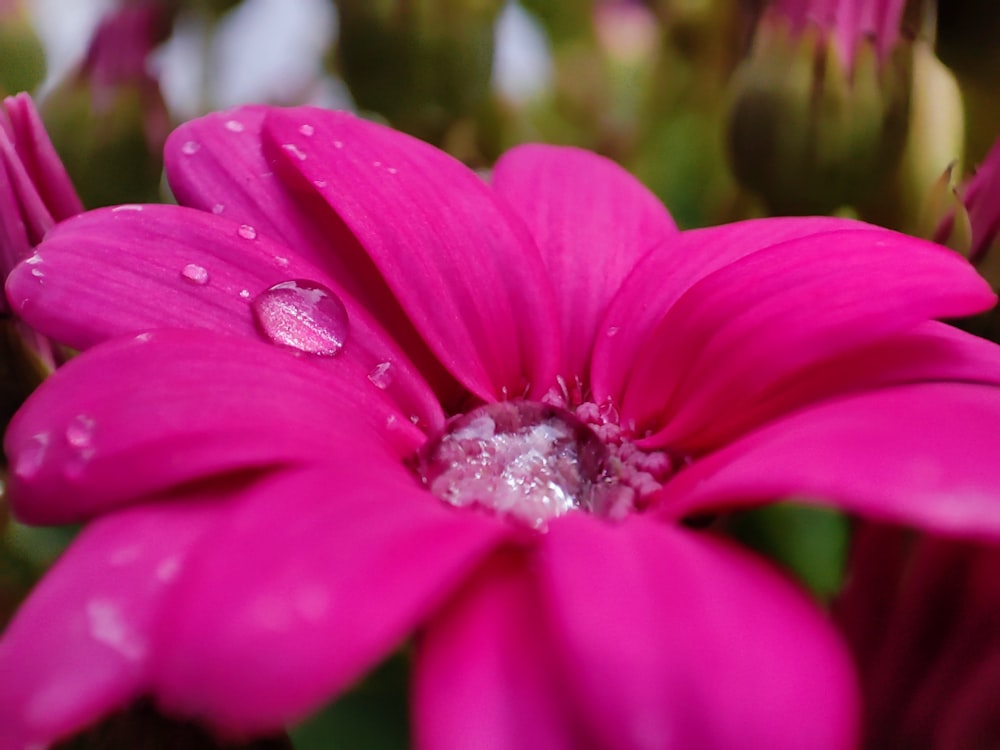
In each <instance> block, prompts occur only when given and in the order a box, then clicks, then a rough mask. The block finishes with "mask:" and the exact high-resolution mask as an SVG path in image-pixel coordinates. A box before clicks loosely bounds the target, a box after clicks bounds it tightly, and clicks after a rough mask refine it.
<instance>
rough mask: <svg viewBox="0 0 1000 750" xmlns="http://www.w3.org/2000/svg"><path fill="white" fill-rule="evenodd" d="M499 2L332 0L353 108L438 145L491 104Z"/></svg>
mask: <svg viewBox="0 0 1000 750" xmlns="http://www.w3.org/2000/svg"><path fill="white" fill-rule="evenodd" d="M502 5H503V3H502V1H501V0H413V1H410V2H403V1H402V0H378V1H373V0H338V2H337V7H338V9H339V12H340V39H339V42H338V44H337V47H336V62H337V66H338V69H339V73H340V75H341V76H342V77H343V79H344V81H345V83H346V84H347V86H348V88H349V89H350V91H351V94H352V95H353V96H354V99H355V101H356V102H357V104H358V106H359V107H361V108H362V109H365V110H370V111H373V112H377V113H378V114H380V115H382V116H384V117H385V118H386V119H388V120H389V121H390V122H391V123H392V124H393V125H394V126H396V127H398V128H400V129H402V130H406V131H408V132H410V133H413V134H414V135H417V136H419V137H421V138H424V139H425V140H428V141H431V142H434V143H441V142H442V140H443V139H444V137H445V134H446V133H447V131H448V130H449V129H450V128H451V127H452V126H453V125H454V124H455V123H456V122H458V121H459V120H461V119H463V118H466V117H471V116H474V115H476V114H477V113H478V112H479V111H480V110H481V109H482V108H483V107H484V106H485V105H486V104H487V103H488V102H489V101H490V79H491V75H492V65H493V26H494V22H495V20H496V17H497V14H498V13H499V11H500V8H501V6H502Z"/></svg>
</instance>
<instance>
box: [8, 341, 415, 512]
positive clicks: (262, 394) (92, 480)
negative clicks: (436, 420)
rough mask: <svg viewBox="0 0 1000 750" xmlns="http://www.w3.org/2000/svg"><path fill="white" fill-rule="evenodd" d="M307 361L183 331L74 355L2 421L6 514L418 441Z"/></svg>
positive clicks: (398, 450) (388, 410) (402, 423)
mask: <svg viewBox="0 0 1000 750" xmlns="http://www.w3.org/2000/svg"><path fill="white" fill-rule="evenodd" d="M314 359H315V358H313V357H303V358H297V357H295V356H293V355H292V354H290V353H288V352H286V351H284V350H281V349H279V348H277V347H273V346H270V345H266V344H263V343H256V342H247V341H243V340H240V339H231V338H227V337H224V336H218V335H212V334H208V333H204V332H199V331H194V330H189V331H170V330H161V331H156V332H154V333H152V334H141V335H140V336H138V337H137V338H135V339H126V340H116V341H112V342H109V343H107V344H104V345H102V346H100V347H97V348H95V349H93V350H92V351H90V352H88V353H86V354H84V355H81V356H80V357H78V358H76V359H74V360H72V361H70V362H69V363H68V364H67V365H66V366H64V367H63V368H61V369H60V370H58V371H57V372H56V373H55V374H54V375H53V376H52V377H51V378H49V379H48V380H47V381H46V382H45V383H44V384H43V385H42V387H41V388H39V389H38V390H37V391H35V393H34V394H32V396H31V398H30V399H29V400H28V402H27V403H26V404H25V406H24V407H23V408H22V409H21V411H20V412H18V414H17V415H16V416H15V417H14V419H13V420H12V421H11V424H10V427H9V429H8V432H7V435H6V441H5V446H6V451H7V456H8V457H9V459H10V463H11V467H12V470H11V475H10V480H9V490H10V496H11V502H12V507H13V510H14V512H15V513H16V514H17V515H18V516H19V517H20V518H23V519H24V520H26V521H28V522H31V523H68V522H73V521H77V520H80V519H82V518H86V517H88V516H90V515H93V514H95V513H101V512H105V511H107V510H108V509H109V508H113V507H115V506H119V505H122V504H123V503H127V502H130V501H134V500H136V499H137V498H140V497H142V496H143V495H145V494H147V493H153V492H160V491H163V490H166V489H169V488H171V487H175V486H177V485H180V484H183V483H187V482H193V481H197V480H200V479H207V478H212V477H216V476H219V475H224V474H227V473H232V472H238V471H245V470H259V469H269V468H273V467H275V466H278V465H282V464H315V463H322V462H324V461H326V460H327V458H328V457H329V454H330V453H331V452H332V451H335V450H337V449H338V448H339V447H341V446H342V445H344V444H352V443H362V444H380V443H381V444H383V445H385V446H388V448H389V449H390V450H392V451H394V452H395V455H397V456H400V457H401V456H404V455H408V454H409V453H412V452H413V451H415V450H416V448H417V446H418V445H419V444H420V443H421V442H423V439H424V436H423V434H422V433H421V432H420V430H419V429H418V428H417V427H415V426H414V425H413V424H411V423H410V420H409V419H407V417H406V415H403V414H400V413H399V412H398V411H397V410H396V409H395V408H394V407H393V405H392V404H391V403H390V402H389V401H388V400H387V398H386V397H385V395H384V393H383V392H382V391H380V390H379V389H378V388H376V387H374V386H373V385H372V384H371V383H370V382H369V380H368V378H367V377H366V373H365V372H363V371H360V372H359V371H358V370H357V369H355V368H352V367H350V366H348V365H347V363H345V366H344V368H343V369H342V370H336V369H334V368H329V367H320V366H318V365H317V364H316V363H315V362H314Z"/></svg>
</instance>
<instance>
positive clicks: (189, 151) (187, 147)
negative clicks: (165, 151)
mask: <svg viewBox="0 0 1000 750" xmlns="http://www.w3.org/2000/svg"><path fill="white" fill-rule="evenodd" d="M199 151H201V144H200V143H198V141H185V142H184V145H183V146H181V153H183V154H184V155H185V156H194V155H195V154H197V153H198V152H199Z"/></svg>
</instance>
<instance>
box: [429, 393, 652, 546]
mask: <svg viewBox="0 0 1000 750" xmlns="http://www.w3.org/2000/svg"><path fill="white" fill-rule="evenodd" d="M588 421H589V420H588ZM617 437H619V438H620V434H619V435H618V436H617ZM629 445H630V446H631V443H629ZM632 448H633V452H634V451H635V450H636V449H634V446H632ZM620 453H621V451H620V441H619V444H613V443H609V442H607V441H606V440H604V439H602V437H600V436H599V435H598V432H595V430H594V429H591V427H590V426H588V424H587V422H585V421H584V420H583V419H581V418H580V417H578V416H576V415H574V414H573V413H571V412H569V411H567V410H566V409H563V408H561V407H559V406H554V405H551V404H544V403H538V402H534V401H503V402H499V403H495V404H487V405H485V406H480V407H478V408H476V409H473V410H472V411H470V412H467V413H465V414H462V415H460V416H457V417H454V418H452V419H451V420H449V422H448V425H447V426H446V428H445V431H444V432H443V433H442V434H441V435H439V436H437V437H435V438H433V439H431V440H429V441H428V442H427V443H426V444H425V445H424V446H423V447H422V448H421V449H420V451H419V452H418V454H417V471H418V472H419V474H420V478H421V480H422V481H423V483H424V484H425V485H426V486H427V488H428V489H429V490H430V491H431V492H432V493H433V494H435V495H437V496H438V497H439V498H441V499H442V500H444V501H445V502H448V503H450V504H452V505H455V506H458V507H467V506H479V507H483V508H487V509H489V510H492V511H493V512H495V513H497V514H499V515H502V516H507V517H510V518H512V519H514V520H516V521H519V522H522V523H525V524H527V525H528V526H530V527H532V528H535V529H539V530H544V529H545V528H546V526H547V522H548V521H549V520H551V519H553V518H557V517H558V516H562V515H565V514H566V513H569V512H570V511H573V510H583V511H586V512H589V513H592V514H594V515H598V516H601V517H604V518H608V519H612V520H619V519H621V518H623V517H624V516H625V515H627V514H628V512H629V511H631V510H633V509H634V508H635V507H636V506H637V504H638V501H639V500H640V499H641V497H642V495H643V494H644V493H645V492H646V491H648V490H651V489H652V487H651V486H650V485H649V483H648V482H647V483H646V486H633V485H636V483H635V482H634V481H631V480H633V479H634V477H633V474H634V472H633V471H632V470H631V467H630V465H629V464H628V463H627V462H625V461H623V460H622V458H621V456H620V455H619V454H620ZM663 458H664V459H666V468H667V469H669V468H670V462H669V458H667V457H666V456H664V457H663ZM661 463H662V462H661ZM661 478H662V479H665V478H666V476H665V475H664V476H663V477H661ZM660 484H661V483H656V488H657V489H658V488H659V486H660Z"/></svg>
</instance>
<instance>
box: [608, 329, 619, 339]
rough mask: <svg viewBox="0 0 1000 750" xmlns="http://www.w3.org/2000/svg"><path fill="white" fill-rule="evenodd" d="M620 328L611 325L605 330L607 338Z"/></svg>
mask: <svg viewBox="0 0 1000 750" xmlns="http://www.w3.org/2000/svg"><path fill="white" fill-rule="evenodd" d="M620 330H621V328H619V327H618V326H611V327H610V328H608V330H607V331H606V333H607V336H608V338H611V337H612V336H617V335H618V332H619V331H620Z"/></svg>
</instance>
